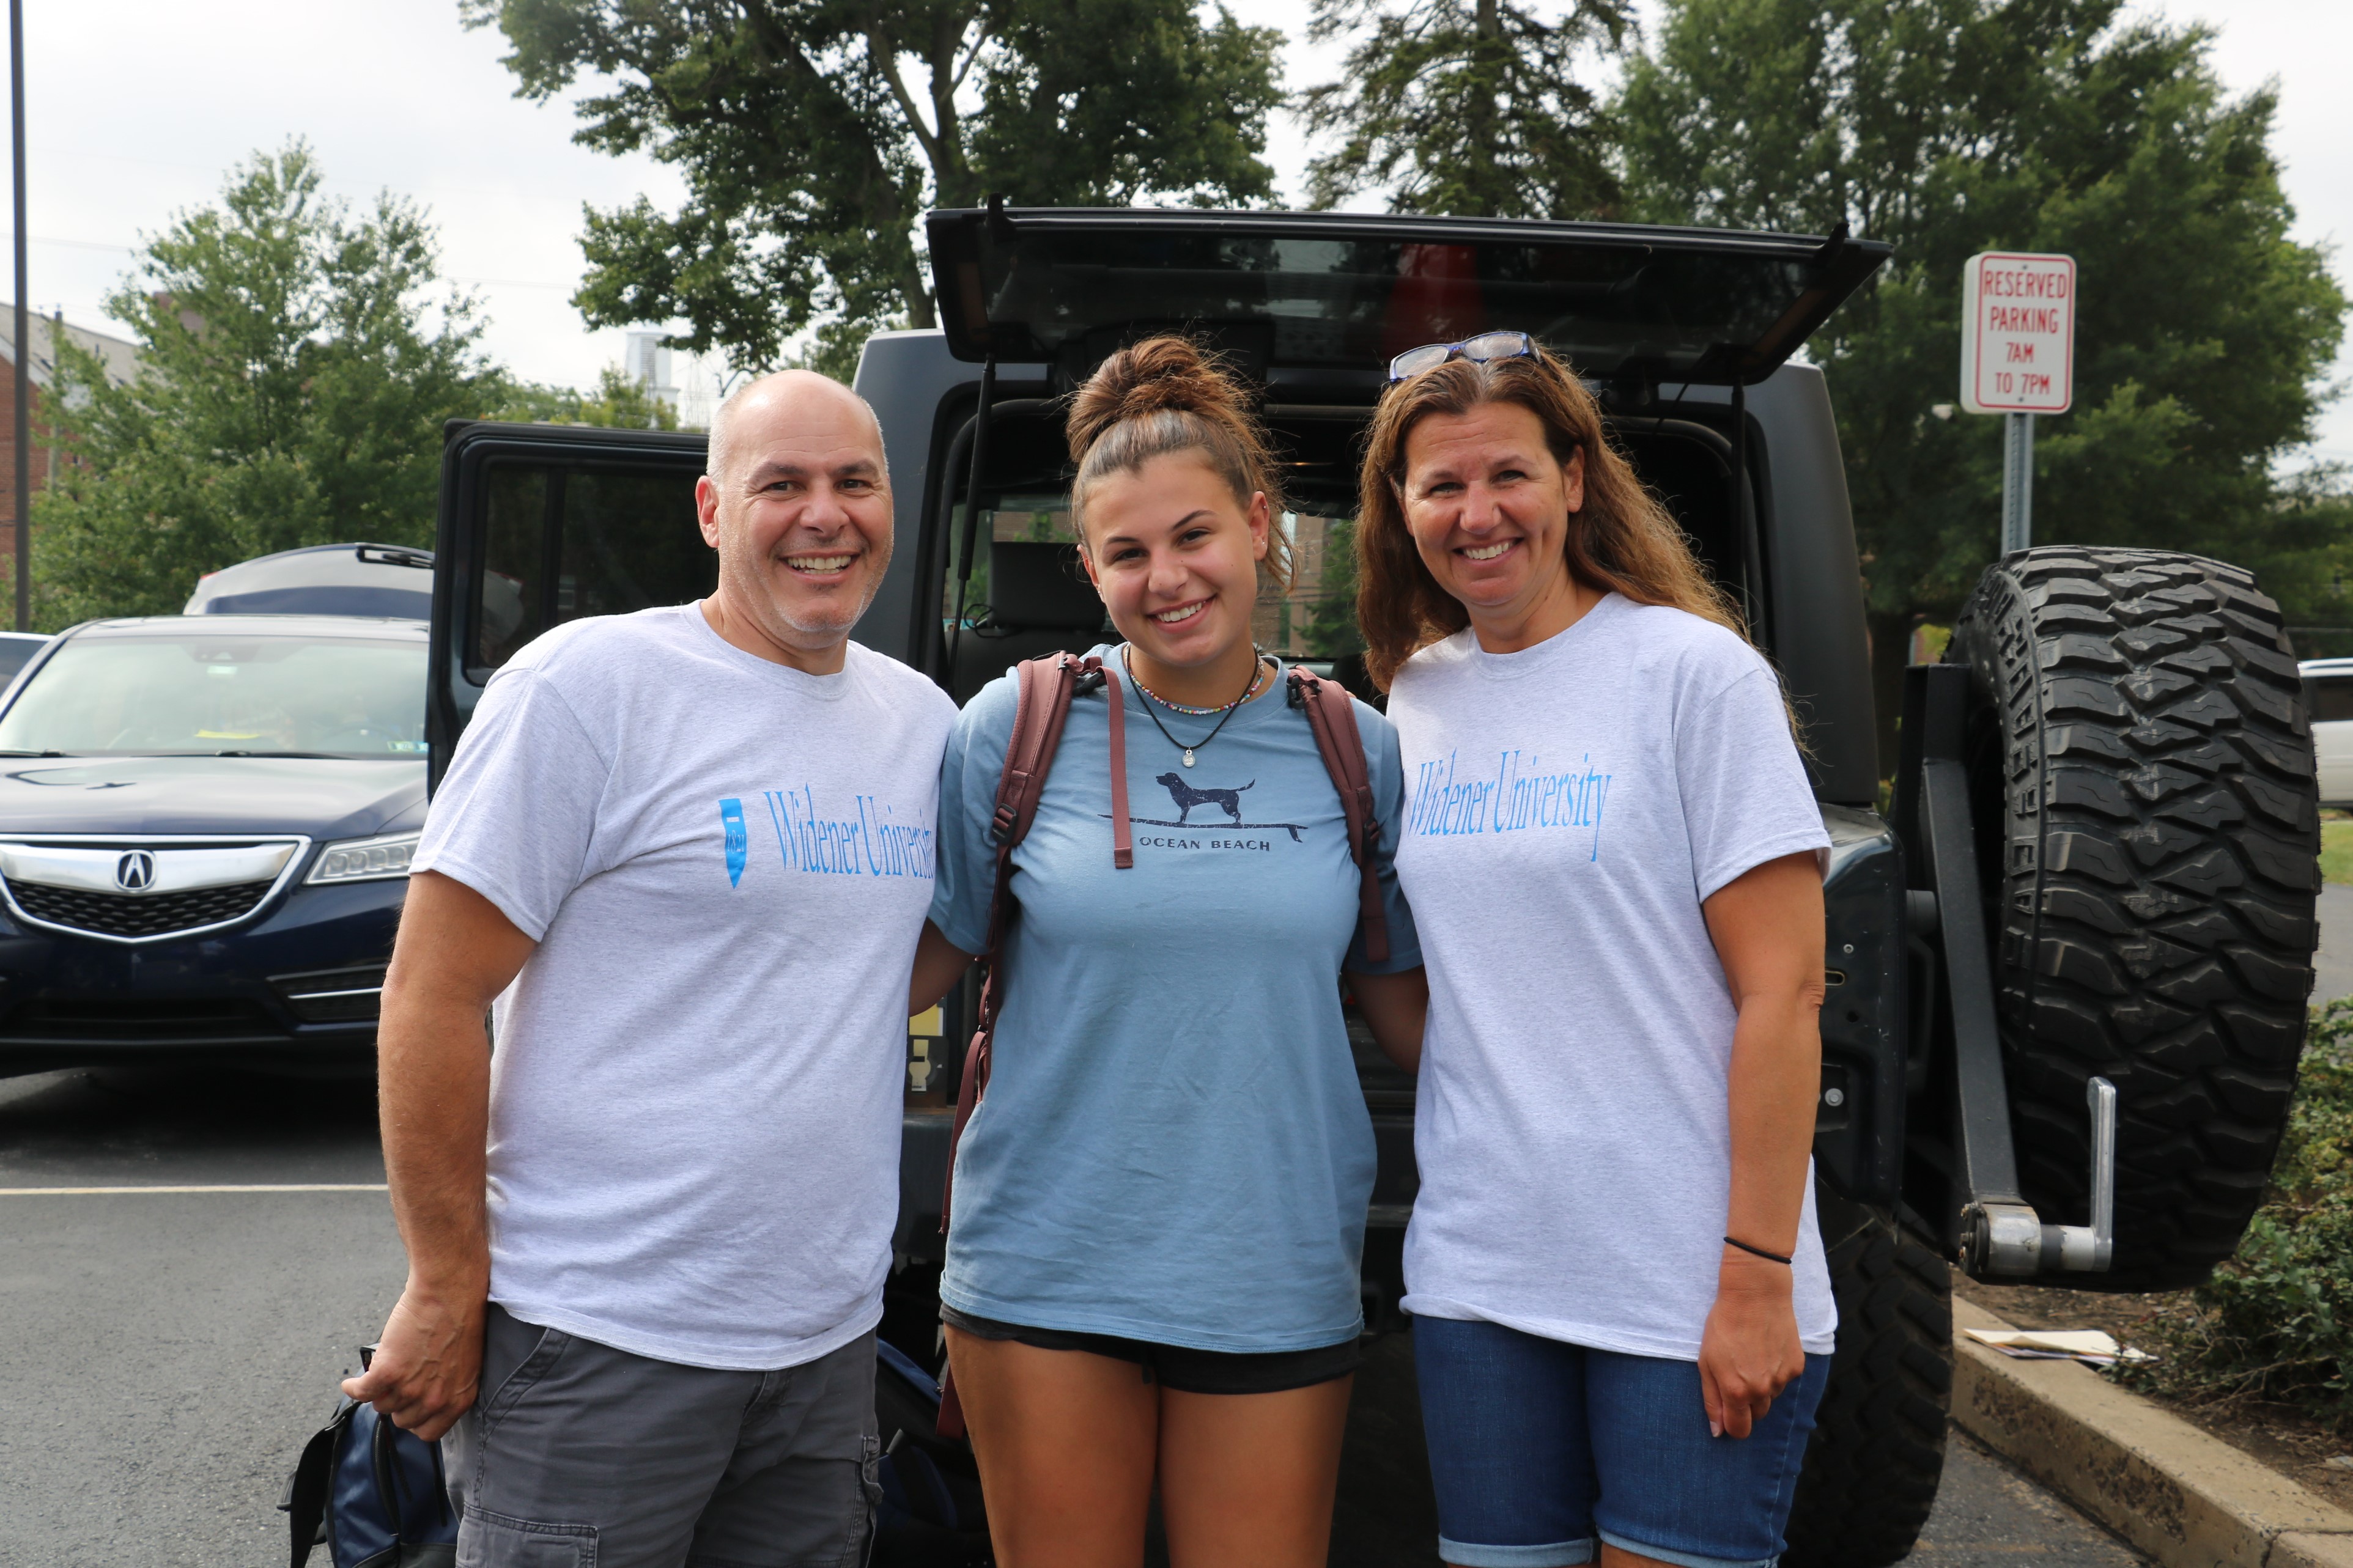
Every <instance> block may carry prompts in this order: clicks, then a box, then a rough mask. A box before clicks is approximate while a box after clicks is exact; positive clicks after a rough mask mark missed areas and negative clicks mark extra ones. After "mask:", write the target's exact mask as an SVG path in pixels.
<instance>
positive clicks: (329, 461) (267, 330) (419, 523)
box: [34, 142, 505, 627]
mask: <svg viewBox="0 0 2353 1568" xmlns="http://www.w3.org/2000/svg"><path fill="white" fill-rule="evenodd" d="M319 180H320V176H319V170H318V165H317V163H316V161H315V160H314V159H313V158H312V156H311V151H310V149H309V148H308V147H307V146H305V145H304V144H303V143H302V142H291V143H290V144H289V145H288V146H287V148H286V149H285V151H283V152H281V153H276V154H274V155H273V154H269V153H263V154H259V155H258V156H256V157H255V158H254V159H253V160H252V161H251V162H249V163H246V164H244V165H242V166H241V167H239V168H238V169H237V171H235V172H234V173H233V174H232V175H231V176H230V178H229V180H228V182H227V186H226V187H225V189H224V191H223V193H222V196H221V202H220V205H218V206H217V207H207V208H203V209H200V210H197V211H194V212H187V213H183V214H182V215H180V216H178V217H177V218H176V219H175V220H174V222H173V224H172V226H170V227H169V228H168V229H166V230H165V231H164V233H163V234H162V235H161V236H159V237H156V238H153V239H152V240H150V241H149V242H148V243H147V245H146V247H145V248H144V249H143V250H142V252H141V254H140V256H139V258H138V259H137V261H136V262H135V263H134V264H133V267H132V275H131V277H130V279H128V280H126V281H125V282H124V283H123V284H122V286H121V287H120V288H118V289H115V290H114V292H113V293H111V295H109V296H108V297H107V301H106V309H107V313H108V314H109V315H111V316H112V317H113V318H114V319H115V320H117V321H121V322H123V323H124V324H126V325H127V326H129V327H130V328H131V329H132V331H133V332H134V333H135V334H136V335H137V337H138V338H139V340H140V342H141V343H142V356H143V364H142V374H141V375H140V376H139V378H138V379H137V380H136V381H134V382H132V384H129V385H115V384H111V383H110V382H109V381H108V379H107V377H106V375H105V374H104V371H103V367H102V366H101V365H100V363H99V362H98V360H97V359H96V358H95V357H94V356H92V355H90V354H89V353H84V352H81V351H79V350H77V349H75V348H74V347H73V346H72V344H71V343H70V342H65V341H62V340H61V341H60V342H59V344H58V350H59V353H58V374H57V384H56V386H55V387H53V388H52V389H51V390H52V394H53V395H52V396H51V398H50V399H49V401H48V402H47V410H48V411H49V412H50V414H51V415H52V416H53V417H54V418H55V420H56V423H57V426H58V437H59V441H60V445H61V447H63V449H64V451H65V453H66V455H67V457H68V461H67V462H66V463H65V464H64V465H62V466H61V467H60V468H59V469H58V476H57V479H58V482H57V484H56V485H55V487H54V488H52V489H49V490H48V491H47V492H46V493H45V494H43V496H42V497H41V498H40V504H39V506H38V507H37V510H35V512H34V522H35V529H36V538H37V543H38V549H39V552H40V554H41V556H42V557H43V560H42V566H41V574H40V577H39V579H38V581H37V588H38V590H39V594H40V603H41V619H42V622H43V624H44V625H46V626H53V627H54V626H62V625H65V624H68V623H69V622H72V621H75V620H79V619H82V618H84V617H87V616H101V615H103V616H114V615H153V614H164V615H169V614H174V613H176V612H177V611H178V610H179V608H180V605H181V604H182V602H183V601H185V599H186V597H187V595H188V593H189V591H190V590H191V589H192V588H194V587H195V581H196V578H197V577H198V576H200V575H201V574H204V573H206V572H210V571H214V570H216V569H217V568H219V567H222V566H227V565H229V564H231V563H235V562H237V561H241V560H244V559H247V558H248V557H250V556H254V555H260V554H265V553H268V552H271V551H277V550H288V549H292V548H293V547H295V546H297V545H302V544H323V543H330V542H335V541H339V540H346V539H364V540H376V541H381V542H385V543H392V544H429V543H430V542H432V537H433V512H434V506H435V501H436V497H437V495H438V485H439V470H440V452H441V424H442V421H443V420H445V419H447V418H449V417H451V416H459V415H472V414H478V413H480V411H481V410H482V409H483V408H484V407H487V406H490V405H493V404H495V403H496V402H497V401H499V400H500V399H501V397H502V396H503V395H504V390H505V389H504V383H503V382H502V381H501V379H500V378H499V377H498V376H497V375H496V374H494V373H493V372H492V371H491V367H490V366H489V365H488V363H486V362H485V360H484V359H483V357H482V355H481V353H480V347H479V339H480V332H481V326H480V322H479V321H478V320H477V319H476V316H475V314H474V308H473V305H472V303H471V301H470V300H469V299H468V298H467V297H466V296H464V295H461V294H459V293H457V292H455V291H448V292H442V293H438V294H437V293H436V292H435V291H434V284H435V280H436V272H435V268H436V258H435V250H434V242H433V234H432V230H431V228H430V226H428V225H427V221H426V219H425V216H424V215H423V214H422V213H421V212H420V211H419V210H418V209H417V207H415V206H414V205H411V204H409V203H408V202H406V201H404V200H401V199H399V198H397V197H395V196H392V195H381V196H379V197H377V199H376V201H375V205H373V206H372V207H371V208H370V209H369V210H368V211H367V213H366V214H365V215H364V216H361V217H358V218H353V216H351V215H350V213H349V212H348V211H347V209H346V208H345V207H344V206H343V205H342V204H340V203H334V202H329V201H324V200H322V198H321V197H320V195H319Z"/></svg>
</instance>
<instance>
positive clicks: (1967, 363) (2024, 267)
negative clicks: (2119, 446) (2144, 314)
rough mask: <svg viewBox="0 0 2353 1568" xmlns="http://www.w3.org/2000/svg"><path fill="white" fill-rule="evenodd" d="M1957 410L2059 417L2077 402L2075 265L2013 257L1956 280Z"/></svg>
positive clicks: (2000, 255) (1976, 266) (1987, 259)
mask: <svg viewBox="0 0 2353 1568" xmlns="http://www.w3.org/2000/svg"><path fill="white" fill-rule="evenodd" d="M1961 291H1962V292H1961V406H1962V407H1963V408H1966V409H1968V411H1969V412H1970V413H1971V414H2064V413H2066V412H2067V410H2068V408H2069V407H2070V406H2071V405H2073V403H2074V401H2075V258H2073V257H2072V256H2037V255H2030V254H2023V253H2021V252H2018V251H2010V250H1988V251H1982V252H1980V253H1978V255H1976V256H1972V257H1970V258H1969V260H1968V267H1967V268H1966V269H1965V270H1964V271H1963V273H1962V275H1961Z"/></svg>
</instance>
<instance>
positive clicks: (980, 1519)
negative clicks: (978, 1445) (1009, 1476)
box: [868, 1338, 995, 1568]
mask: <svg viewBox="0 0 2353 1568" xmlns="http://www.w3.org/2000/svg"><path fill="white" fill-rule="evenodd" d="M874 1348H875V1356H876V1360H877V1363H878V1364H877V1365H876V1366H875V1368H874V1414H875V1422H876V1426H878V1428H879V1429H880V1430H881V1432H883V1433H884V1434H885V1436H884V1439H883V1441H884V1442H885V1443H886V1444H887V1445H888V1447H887V1448H886V1450H885V1451H884V1453H883V1455H882V1463H881V1469H880V1472H879V1474H878V1475H877V1477H876V1479H878V1480H879V1481H880V1482H881V1487H882V1502H881V1507H880V1508H878V1509H877V1510H875V1517H874V1547H873V1552H872V1555H871V1557H870V1558H869V1559H868V1561H869V1563H871V1568H987V1565H988V1564H989V1563H993V1562H994V1561H995V1559H994V1557H993V1556H992V1555H991V1554H990V1552H989V1542H988V1519H987V1515H986V1513H985V1512H984V1511H983V1510H982V1505H981V1496H980V1472H979V1471H978V1469H976V1468H975V1467H974V1465H973V1462H972V1449H971V1446H970V1445H969V1444H967V1443H965V1442H961V1441H958V1440H955V1439H951V1438H944V1437H942V1436H940V1435H939V1415H940V1388H939V1384H937V1383H936V1382H934V1380H933V1378H932V1376H931V1374H930V1373H926V1372H925V1371H924V1370H923V1367H922V1366H921V1365H919V1364H918V1363H916V1362H915V1360H914V1359H913V1357H912V1356H909V1355H908V1354H907V1353H906V1352H903V1351H902V1350H900V1349H899V1347H898V1346H896V1345H894V1344H892V1343H891V1342H889V1341H888V1340H884V1339H879V1338H878V1339H877V1340H876V1341H875V1342H874Z"/></svg>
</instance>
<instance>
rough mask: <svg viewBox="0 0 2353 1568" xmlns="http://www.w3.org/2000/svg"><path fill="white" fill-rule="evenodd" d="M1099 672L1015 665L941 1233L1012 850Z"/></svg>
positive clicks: (976, 1077) (980, 1052) (980, 1044)
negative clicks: (984, 929) (1075, 709)
mask: <svg viewBox="0 0 2353 1568" xmlns="http://www.w3.org/2000/svg"><path fill="white" fill-rule="evenodd" d="M1101 669H1102V666H1101V664H1100V663H1099V662H1098V661H1096V660H1094V659H1092V658H1088V659H1081V658H1075V657H1073V656H1072V655H1071V654H1067V653H1058V654H1049V655H1047V656H1046V657H1044V658H1025V659H1023V660H1022V661H1021V662H1020V663H1019V664H1018V665H1016V666H1015V667H1014V671H1013V673H1014V679H1015V683H1016V696H1015V700H1014V708H1013V732H1012V734H1011V735H1010V736H1008V738H1007V740H1006V742H1005V761H1004V763H1003V765H1002V766H1001V767H1000V769H999V771H998V773H997V805H996V808H995V810H993V811H992V812H991V813H990V814H989V821H988V836H989V837H991V838H993V839H995V840H996V841H997V871H996V880H995V883H994V885H993V886H992V887H991V888H990V889H989V893H988V936H987V942H986V943H985V945H983V947H982V948H981V950H980V955H979V956H980V963H981V980H980V1020H979V1026H978V1027H977V1028H976V1029H975V1030H974V1031H973V1036H972V1044H971V1046H970V1047H967V1048H966V1050H965V1058H964V1071H963V1073H962V1074H961V1075H959V1078H958V1080H957V1083H956V1103H955V1124H954V1126H953V1127H952V1129H951V1130H950V1131H949V1133H948V1174H947V1183H946V1184H945V1186H944V1188H943V1189H942V1191H941V1193H940V1229H941V1230H942V1231H945V1230H946V1229H947V1227H948V1214H949V1210H950V1207H951V1200H952V1199H953V1198H954V1197H955V1152H956V1149H957V1147H958V1146H959V1145H961V1144H962V1143H963V1142H964V1130H965V1123H966V1122H968V1121H971V1120H972V1112H973V1108H974V1107H975V1106H976V1105H978V1104H979V1103H980V1098H981V1096H982V1095H984V1094H986V1093H987V1092H988V1069H989V1061H990V1056H991V1054H992V1053H991V1051H990V1045H991V1042H993V1041H994V1040H995V1039H996V1037H997V1008H998V1005H999V1003H1000V1001H1001V997H1000V995H999V992H1000V989H1001V987H1000V986H999V984H998V975H997V947H998V945H999V943H1001V942H1003V941H1004V938H1005V921H1006V918H1007V915H1008V911H1009V910H1010V909H1011V907H1012V903H1013V898H1012V887H1013V851H1014V850H1015V849H1016V848H1018V847H1019V846H1020V843H1021V841H1022V839H1024V838H1026V837H1029V825H1030V824H1031V823H1033V822H1035V821H1036V820H1037V819H1038V801H1039V797H1040V796H1041V795H1044V794H1045V793H1046V775H1047V774H1048V773H1050V772H1051V771H1052V770H1053V766H1054V753H1055V752H1056V751H1057V750H1058V749H1059V748H1060V746H1061V743H1062V726H1063V725H1064V724H1065V723H1066V722H1067V721H1069V719H1070V716H1071V699H1073V698H1074V697H1076V696H1077V695H1078V691H1079V685H1080V682H1081V681H1082V679H1086V678H1087V677H1090V676H1093V675H1095V674H1097V673H1098V672H1099V671H1100V670H1101Z"/></svg>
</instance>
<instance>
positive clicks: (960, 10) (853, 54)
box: [462, 0, 1282, 374]
mask: <svg viewBox="0 0 2353 1568" xmlns="http://www.w3.org/2000/svg"><path fill="white" fill-rule="evenodd" d="M462 3H463V5H464V10H465V14H466V16H467V18H468V20H469V22H470V24H471V25H474V26H487V25H491V24H493V23H494V24H496V25H497V26H498V27H499V28H500V29H501V31H502V32H503V33H504V34H505V35H506V37H507V39H508V41H509V42H510V43H511V44H512V46H513V52H512V54H510V55H509V56H508V57H507V65H508V66H509V68H511V69H512V70H513V72H514V73H515V76H516V79H517V80H518V81H519V82H520V84H521V85H520V87H519V88H518V89H517V90H518V91H519V93H520V94H521V95H522V96H523V97H526V98H531V99H535V100H541V101H544V100H547V99H549V98H551V97H553V96H554V95H555V94H556V93H557V92H559V91H561V90H563V89H565V88H567V87H569V86H570V85H571V84H572V83H573V82H574V81H575V79H578V78H580V77H582V76H584V75H585V76H587V77H590V78H593V79H597V80H598V81H599V82H600V86H599V89H598V90H596V92H594V93H593V94H592V95H591V96H589V97H587V98H586V99H584V100H581V102H580V104H579V106H578V112H579V114H580V117H581V121H582V124H581V128H580V130H579V131H578V132H577V133H576V140H578V141H580V142H583V143H585V144H586V145H588V146H591V147H595V148H598V149H600V150H602V151H605V152H608V153H622V152H634V151H649V152H651V153H653V155H654V156H656V157H658V158H660V159H662V160H663V161H665V162H667V163H672V164H675V165H677V166H678V167H679V168H680V169H681V171H682V172H683V173H684V174H685V177H686V183H687V187H688V195H687V199H686V202H685V204H684V205H682V206H681V208H680V210H678V211H677V212H675V213H664V212H662V211H660V210H659V209H657V208H656V207H655V206H654V205H653V204H652V203H651V202H650V201H648V200H646V199H644V198H642V197H640V198H639V199H638V201H637V202H636V203H635V204H634V205H630V206H627V207H623V208H619V209H617V210H615V211H610V212H597V211H595V210H590V211H589V212H588V213H587V214H586V223H587V230H586V235H585V236H584V237H583V239H582V247H583V249H584V250H585V251H586V255H587V258H588V265H589V271H588V279H587V281H586V283H585V284H584V285H583V286H582V289H581V290H580V292H579V293H578V294H577V295H576V296H575V303H576V304H578V305H579V307H580V309H581V311H582V313H583V314H584V315H586V317H587V319H588V320H589V321H590V322H592V323H594V324H596V325H600V326H617V325H622V324H625V323H628V322H638V321H672V320H683V321H685V322H686V323H687V324H688V328H687V331H686V332H685V333H683V334H682V335H681V336H680V337H678V338H676V339H674V340H672V341H673V342H676V343H679V344H681V345H683V346H687V347H691V348H693V349H696V350H698V351H701V350H708V349H711V348H713V347H719V346H723V347H725V348H726V349H727V351H728V352H729V353H730V355H731V357H732V358H733V363H735V364H737V365H738V366H741V367H744V368H764V367H766V366H770V365H773V364H775V363H777V362H778V360H779V359H780V357H781V356H782V355H783V353H785V345H786V340H787V339H789V338H792V337H793V336H794V335H795V334H797V333H799V332H801V331H805V330H807V328H809V327H810V326H812V325H813V324H814V325H817V326H818V327H819V328H820V329H821V330H820V332H819V337H818V353H817V354H816V356H815V360H816V363H818V366H819V367H820V368H824V369H828V370H831V371H833V372H835V373H836V374H842V373H846V372H847V370H848V369H849V366H850V364H851V363H852V362H853V361H854V358H855V354H856V350H857V344H858V342H859V341H860V339H861V338H862V337H863V336H864V334H865V333H866V332H868V331H871V330H873V329H874V328H877V327H881V326H886V325H892V324H908V323H912V324H913V325H916V326H930V325H933V324H934V311H933V304H932V299H931V295H930V291H929V289H928V287H927V285H926V282H925V278H924V272H923V258H922V256H921V254H920V252H919V250H918V247H917V245H916V240H915V235H914V229H915V226H916V225H917V223H918V222H919V221H920V220H921V218H922V216H923V211H924V209H925V208H926V207H927V206H930V205H945V206H971V205H977V204H978V203H979V202H980V200H981V199H982V197H983V196H984V195H986V194H987V193H990V192H999V193H1002V194H1003V195H1005V196H1006V197H1007V198H1008V200H1009V201H1012V202H1015V203H1017V204H1018V203H1055V204H1062V205H1124V204H1128V203H1133V202H1136V201H1140V200H1143V199H1145V198H1147V197H1150V198H1155V199H1164V200H1174V201H1177V202H1188V203H1193V204H1196V205H1213V204H1216V203H1219V202H1229V203H1239V204H1247V203H1250V202H1253V201H1258V200H1261V199H1263V198H1264V197H1266V196H1267V195H1270V194H1271V190H1272V188H1273V174H1272V171H1271V169H1269V167H1268V166H1267V164H1266V163H1264V162H1263V161H1262V160H1261V158H1260V157H1259V153H1260V152H1261V149H1262V148H1263V147H1264V145H1265V140H1266V116H1267V113H1268V111H1269V110H1271V109H1272V108H1274V107H1275V105H1276V104H1277V103H1279V102H1280V101H1281V99H1282V94H1281V92H1280V90H1279V89H1277V87H1276V85H1275V81H1276V69H1277V68H1276V51H1277V49H1278V48H1279V47H1280V46H1281V43H1282V35H1281V34H1279V33H1277V32H1275V31H1273V30H1272V29H1271V28H1264V27H1246V26H1241V25H1240V24H1239V23H1237V22H1236V21H1235V20H1234V19H1233V18H1232V16H1229V15H1228V14H1227V13H1226V11H1225V10H1224V9H1223V8H1222V7H1221V8H1219V10H1218V11H1217V12H1216V13H1215V18H1214V20H1204V18H1203V17H1202V16H1200V15H1199V14H1198V12H1197V11H1196V9H1195V0H824V3H818V0H733V3H730V4H715V3H712V0H462Z"/></svg>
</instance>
